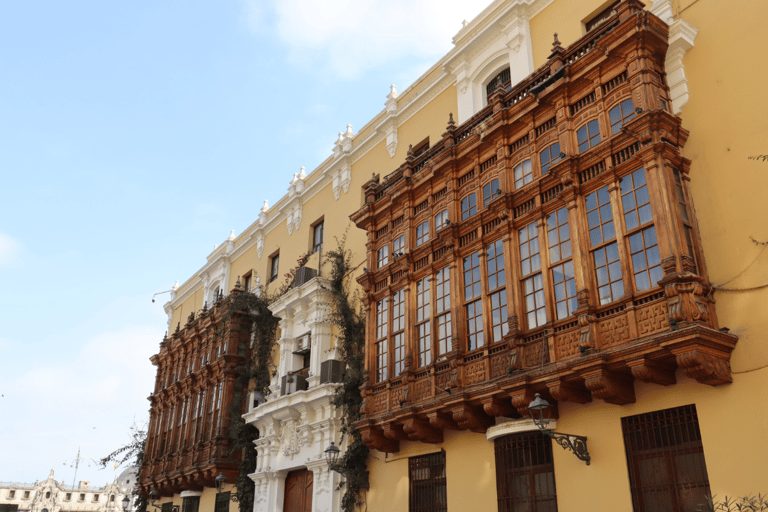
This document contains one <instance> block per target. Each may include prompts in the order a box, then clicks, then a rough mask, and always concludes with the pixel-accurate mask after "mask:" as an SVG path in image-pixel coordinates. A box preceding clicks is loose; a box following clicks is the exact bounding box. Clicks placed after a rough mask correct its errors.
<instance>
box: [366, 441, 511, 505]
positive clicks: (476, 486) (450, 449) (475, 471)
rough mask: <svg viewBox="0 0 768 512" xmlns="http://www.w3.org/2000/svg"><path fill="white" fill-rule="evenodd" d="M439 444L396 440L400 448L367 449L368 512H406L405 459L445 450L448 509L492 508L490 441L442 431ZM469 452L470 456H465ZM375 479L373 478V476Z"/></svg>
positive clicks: (493, 479)
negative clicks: (395, 450) (388, 450)
mask: <svg viewBox="0 0 768 512" xmlns="http://www.w3.org/2000/svg"><path fill="white" fill-rule="evenodd" d="M443 441H444V442H443V443H442V444H439V445H432V444H425V443H413V442H410V441H400V451H399V452H398V453H394V454H384V453H381V452H378V451H375V450H372V451H371V456H370V457H369V458H368V469H369V471H370V472H371V482H372V485H371V489H370V491H368V495H367V498H366V501H367V505H368V510H369V511H370V512H408V458H409V457H415V456H418V455H426V454H429V453H435V452H438V451H440V449H441V448H443V449H445V478H446V489H447V498H448V510H452V511H453V510H455V511H457V512H458V511H468V510H496V471H495V462H494V454H493V442H492V441H488V440H487V439H486V436H485V434H475V433H469V432H456V431H453V430H446V431H445V433H444V439H443ZM469 454H471V456H470V455H469ZM374 478H375V479H374Z"/></svg>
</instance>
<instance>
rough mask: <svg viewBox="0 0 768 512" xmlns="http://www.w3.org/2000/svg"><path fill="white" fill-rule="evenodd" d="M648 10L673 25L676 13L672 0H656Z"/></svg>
mask: <svg viewBox="0 0 768 512" xmlns="http://www.w3.org/2000/svg"><path fill="white" fill-rule="evenodd" d="M648 10H649V11H651V14H653V15H654V16H657V17H659V18H660V19H661V21H663V22H664V23H666V24H667V25H671V24H672V22H673V21H674V20H675V19H674V18H675V15H674V12H673V11H672V0H654V2H653V5H652V6H651V8H650V9H648Z"/></svg>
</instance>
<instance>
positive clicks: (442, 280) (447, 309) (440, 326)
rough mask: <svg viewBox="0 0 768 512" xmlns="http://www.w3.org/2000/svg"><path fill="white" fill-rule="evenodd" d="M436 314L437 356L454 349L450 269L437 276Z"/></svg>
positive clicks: (446, 268) (444, 269) (440, 272)
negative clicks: (452, 340) (452, 343)
mask: <svg viewBox="0 0 768 512" xmlns="http://www.w3.org/2000/svg"><path fill="white" fill-rule="evenodd" d="M435 314H436V315H437V317H436V321H437V325H436V328H435V331H436V332H437V355H438V356H440V355H443V354H445V353H447V352H448V351H450V350H451V349H452V346H451V337H452V334H453V330H452V326H451V274H450V271H449V270H448V267H445V268H442V269H440V270H438V271H437V273H436V274H435Z"/></svg>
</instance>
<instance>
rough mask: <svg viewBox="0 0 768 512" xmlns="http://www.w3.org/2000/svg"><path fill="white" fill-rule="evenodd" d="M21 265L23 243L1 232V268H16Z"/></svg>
mask: <svg viewBox="0 0 768 512" xmlns="http://www.w3.org/2000/svg"><path fill="white" fill-rule="evenodd" d="M20 265H21V243H19V242H17V241H16V240H14V239H13V238H11V237H10V236H8V235H4V234H3V233H0V268H15V267H18V266H20Z"/></svg>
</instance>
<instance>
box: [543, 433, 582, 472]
mask: <svg viewBox="0 0 768 512" xmlns="http://www.w3.org/2000/svg"><path fill="white" fill-rule="evenodd" d="M541 433H542V434H544V435H545V436H547V437H549V438H550V439H553V440H554V441H555V442H556V443H557V444H559V445H560V446H562V447H563V449H564V450H571V451H572V452H573V454H574V455H575V456H576V458H578V459H579V460H583V461H584V462H586V464H587V466H589V462H590V461H591V460H592V457H590V455H589V452H588V451H587V438H586V437H584V436H575V435H573V434H565V433H563V432H555V431H553V430H546V429H542V430H541Z"/></svg>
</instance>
